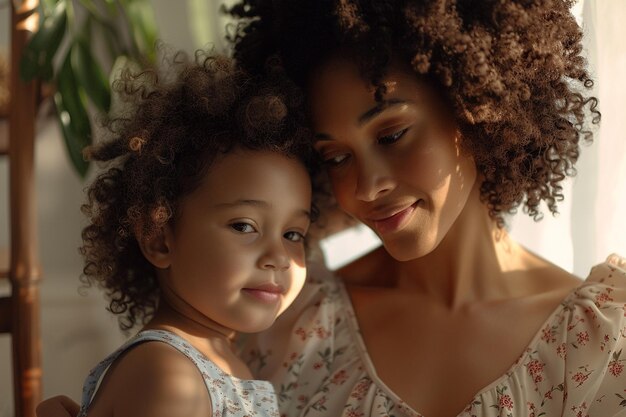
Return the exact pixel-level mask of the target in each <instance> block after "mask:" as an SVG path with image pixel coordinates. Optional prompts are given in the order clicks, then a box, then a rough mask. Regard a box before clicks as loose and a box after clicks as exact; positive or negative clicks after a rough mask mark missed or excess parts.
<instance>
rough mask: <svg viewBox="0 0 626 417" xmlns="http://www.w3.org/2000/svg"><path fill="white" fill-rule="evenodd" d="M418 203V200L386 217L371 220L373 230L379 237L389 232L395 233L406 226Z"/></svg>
mask: <svg viewBox="0 0 626 417" xmlns="http://www.w3.org/2000/svg"><path fill="white" fill-rule="evenodd" d="M419 202H420V200H418V201H416V202H415V203H413V204H411V205H410V206H408V207H407V208H405V209H403V210H400V211H398V212H396V213H394V214H392V215H390V216H388V217H384V218H379V219H376V220H372V221H373V222H374V228H375V229H376V231H377V232H378V233H379V234H381V235H383V234H386V233H391V232H397V231H398V230H400V229H402V228H403V227H404V226H406V224H407V223H408V221H409V220H410V218H411V214H413V212H414V211H415V208H416V207H417V205H418V204H419Z"/></svg>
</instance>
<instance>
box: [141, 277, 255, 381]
mask: <svg viewBox="0 0 626 417" xmlns="http://www.w3.org/2000/svg"><path fill="white" fill-rule="evenodd" d="M143 329H144V330H149V329H161V330H167V331H170V332H172V333H175V334H177V335H178V336H180V337H182V338H183V339H185V340H186V341H187V342H189V343H190V344H191V345H192V346H193V347H194V348H196V349H197V350H198V351H200V353H202V354H203V355H204V356H206V357H207V358H208V359H210V360H211V361H212V362H214V363H215V364H216V365H217V366H218V367H219V368H220V369H222V370H223V371H224V372H226V373H227V374H229V375H233V376H235V377H237V378H240V379H252V373H251V372H250V370H249V369H248V367H247V366H246V365H245V363H244V362H243V361H242V360H241V359H240V358H239V357H238V356H237V354H236V352H235V349H234V346H233V339H234V338H235V336H236V335H237V334H236V332H235V331H234V330H232V329H229V328H226V327H224V326H222V325H220V324H219V323H217V322H215V321H213V320H211V319H209V318H208V317H205V316H203V315H202V314H200V313H199V312H197V311H196V310H194V309H192V308H191V307H190V306H189V305H188V304H187V303H185V302H184V301H183V300H180V299H179V298H178V297H176V296H175V295H174V294H171V293H169V292H168V291H167V289H162V294H161V299H160V301H159V307H158V309H157V311H156V313H155V314H154V317H153V318H152V319H151V320H150V322H149V323H148V324H147V325H146V326H145V327H144V328H143Z"/></svg>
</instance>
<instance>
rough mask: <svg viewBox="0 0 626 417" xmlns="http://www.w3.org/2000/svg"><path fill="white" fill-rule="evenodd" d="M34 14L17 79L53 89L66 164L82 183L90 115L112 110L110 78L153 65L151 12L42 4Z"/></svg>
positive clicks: (109, 1) (90, 1) (101, 4)
mask: <svg viewBox="0 0 626 417" xmlns="http://www.w3.org/2000/svg"><path fill="white" fill-rule="evenodd" d="M39 8H40V25H39V29H38V31H37V32H35V33H34V34H33V36H32V38H31V40H30V42H29V43H28V45H27V46H26V48H25V50H24V52H23V55H22V60H21V62H20V76H21V77H22V79H24V80H25V81H29V80H33V79H39V80H41V81H43V82H45V83H49V84H51V85H52V87H53V88H52V90H53V102H54V108H55V115H56V117H57V119H58V121H59V125H60V127H61V132H62V134H63V138H64V141H65V144H66V147H67V151H68V155H69V159H70V161H71V162H72V165H73V167H74V168H75V170H76V172H77V173H78V174H79V175H80V176H81V177H83V178H84V177H85V175H86V173H87V169H88V167H89V164H88V162H86V161H85V160H84V159H83V156H82V149H83V148H84V147H85V146H87V145H89V144H90V143H91V140H92V127H91V121H90V114H93V112H95V113H96V114H98V113H100V114H107V113H108V112H109V111H110V109H111V88H110V82H109V78H110V76H109V74H113V73H116V72H117V70H118V69H119V68H121V67H123V66H126V65H134V66H143V65H146V64H151V63H154V61H155V59H156V50H155V43H156V39H157V36H158V33H157V27H156V22H155V17H154V10H153V9H152V4H151V3H150V1H149V0H78V1H72V0H43V1H42V2H41V3H40V6H39ZM94 51H98V52H101V53H99V54H95V53H94Z"/></svg>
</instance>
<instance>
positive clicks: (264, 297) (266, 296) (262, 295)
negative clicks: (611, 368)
mask: <svg viewBox="0 0 626 417" xmlns="http://www.w3.org/2000/svg"><path fill="white" fill-rule="evenodd" d="M241 291H243V292H244V293H245V294H248V295H250V296H252V297H254V298H256V299H257V300H259V301H263V302H265V303H275V302H277V301H279V300H280V296H281V295H282V294H283V293H284V292H285V291H284V290H283V288H282V287H280V286H278V285H261V286H259V287H256V288H244V289H242V290H241Z"/></svg>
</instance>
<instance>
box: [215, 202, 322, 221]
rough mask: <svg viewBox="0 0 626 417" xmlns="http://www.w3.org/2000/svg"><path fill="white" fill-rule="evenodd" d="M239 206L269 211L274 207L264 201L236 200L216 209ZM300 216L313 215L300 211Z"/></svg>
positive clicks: (222, 204)
mask: <svg viewBox="0 0 626 417" xmlns="http://www.w3.org/2000/svg"><path fill="white" fill-rule="evenodd" d="M237 206H252V207H261V208H263V209H269V208H271V207H272V205H271V204H270V203H268V202H267V201H263V200H250V199H243V198H242V199H239V200H235V201H233V202H231V203H220V204H216V205H215V206H214V207H215V208H229V207H237ZM299 214H300V215H302V216H305V217H308V218H309V219H310V218H311V213H310V212H309V211H308V210H304V209H302V210H300V211H299Z"/></svg>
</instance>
